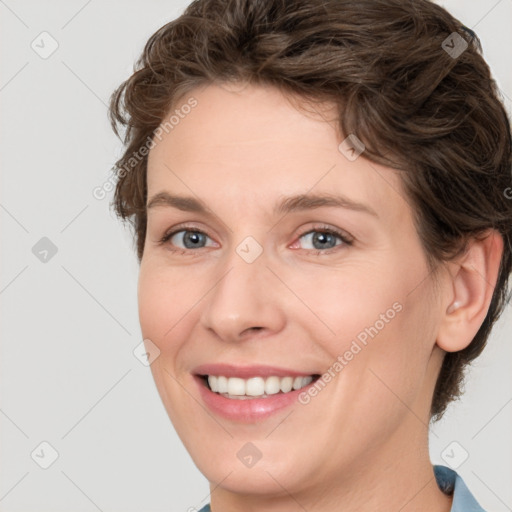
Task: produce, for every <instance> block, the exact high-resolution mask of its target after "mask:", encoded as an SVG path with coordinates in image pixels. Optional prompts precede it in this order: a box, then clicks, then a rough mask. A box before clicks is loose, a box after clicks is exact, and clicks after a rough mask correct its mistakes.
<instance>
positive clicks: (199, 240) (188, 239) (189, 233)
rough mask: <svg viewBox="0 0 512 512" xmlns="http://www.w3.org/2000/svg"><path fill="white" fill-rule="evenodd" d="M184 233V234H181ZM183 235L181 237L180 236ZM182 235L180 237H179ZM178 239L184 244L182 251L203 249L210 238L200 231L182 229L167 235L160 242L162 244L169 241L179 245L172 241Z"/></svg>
mask: <svg viewBox="0 0 512 512" xmlns="http://www.w3.org/2000/svg"><path fill="white" fill-rule="evenodd" d="M181 233H183V234H181ZM180 234H181V235H180ZM177 235H180V236H177ZM173 238H177V239H178V240H180V239H181V241H182V243H183V244H184V247H180V248H181V249H198V248H199V249H202V248H203V247H205V246H204V245H202V244H203V243H204V242H205V240H206V239H207V238H209V237H208V235H207V234H206V233H204V232H203V231H201V230H199V229H193V230H192V229H180V230H179V231H173V232H171V233H166V234H165V235H164V236H163V238H162V239H161V240H160V243H161V244H164V243H166V242H167V241H170V242H171V243H172V245H178V244H176V243H175V242H174V241H173V240H172V239H173ZM178 247H179V245H178Z"/></svg>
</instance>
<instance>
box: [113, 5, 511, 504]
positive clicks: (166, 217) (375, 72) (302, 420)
mask: <svg viewBox="0 0 512 512" xmlns="http://www.w3.org/2000/svg"><path fill="white" fill-rule="evenodd" d="M479 50H480V45H479V41H478V38H477V37H476V35H475V34H474V33H473V32H471V31H470V30H468V29H466V28H465V27H463V26H462V25H461V24H460V22H458V21H457V20H456V19H454V18H453V17H452V16H451V15H450V14H448V13H447V12H446V11H445V10H444V9H442V8H441V7H439V6H436V5H435V4H433V3H431V2H428V1H426V0H420V1H416V2H403V1H402V0H400V1H399V0H364V1H358V2H353V1H349V0H336V1H334V0H333V1H327V2H319V1H312V0H309V1H308V0H299V1H295V2H285V1H284V0H262V1H254V0H234V1H225V0H223V1H222V0H197V1H195V2H193V3H192V4H191V5H190V6H189V7H188V8H187V10H186V11H185V13H184V14H183V15H182V16H181V17H179V18H178V19H177V20H174V21H173V22H171V23H168V24H166V25H165V26H163V27H162V28H161V29H160V30H158V31H157V32H156V33H155V34H154V35H153V36H152V37H151V38H150V40H149V41H148V43H147V45H146V47H145V50H144V53H143V55H142V57H141V59H140V61H139V62H138V68H137V69H138V70H137V71H136V72H135V73H134V74H133V76H131V77H130V78H129V79H128V80H127V81H126V82H125V83H123V84H122V85H121V86H120V87H119V88H118V89H117V91H116V92H115V93H114V94H113V96H112V101H111V119H112V123H113V127H114V130H116V132H117V133H119V131H118V128H119V127H120V126H125V127H126V129H127V130H126V132H125V134H124V142H125V144H126V149H125V153H124V155H123V157H122V158H121V159H120V160H119V162H118V163H117V178H118V181H117V188H116V192H115V200H114V206H115V208H116V212H117V213H118V214H119V216H120V217H121V218H123V219H127V220H130V221H131V222H132V223H133V227H134V233H135V240H136V245H137V253H138V257H139V261H140V275H139V289H138V300H139V317H140V324H141V329H142V333H143V336H144V338H145V344H146V349H147V353H148V357H149V358H150V361H151V370H152V373H153V376H154V379H155V383H156V386H157V389H158V391H159V393H160V396H161V398H162V401H163V403H164V405H165V407H166V410H167V412H168V414H169V417H170V419H171V421H172V423H173V425H174V427H175V429H176V431H177V433H178V435H179V436H180V438H181V440H182V441H183V443H184V445H185V447H186V448H187V450H188V451H189V453H190V455H191V457H192V459H193V460H194V462H195V463H196V465H197V467H198V468H199V469H200V471H201V472H202V473H203V474H204V475H205V476H206V478H207V479H208V480H209V482H210V487H211V503H210V504H208V505H206V506H205V507H204V508H203V509H202V510H203V511H208V510H210V509H211V510H212V511H213V512H226V511H235V510H253V511H259V510H272V511H291V510H307V511H308V512H313V511H317V510H322V511H326V510H344V511H355V510H400V511H402V512H407V511H436V512H448V511H450V510H453V511H455V510H464V511H469V510H475V511H479V510H483V509H482V508H481V506H480V505H479V504H478V503H477V501H476V499H475V498H474V496H473V495H472V494H471V492H470V491H469V490H468V489H467V487H466V486H465V484H464V482H463V480H462V479H461V477H460V476H459V475H458V474H457V473H456V472H455V471H453V470H451V469H450V468H449V467H447V466H433V465H432V463H431V462H430V459H429V452H428V426H429V422H430V421H431V420H433V421H435V420H438V419H439V418H440V417H441V416H442V414H443V413H444V411H445V409H446V407H447V405H448V404H449V403H450V402H451V401H452V400H454V399H455V398H457V397H458V396H459V395H460V393H461V382H462V377H463V370H464V368H465V366H466V365H467V364H468V363H469V362H470V361H471V360H473V359H474V358H475V357H477V356H478V355H479V354H480V353H481V351H482V350H483V348H484V346H485V344H486V341H487V339H488V336H489V333H490V331H491V328H492V326H493V324H494V322H495V321H496V320H497V318H498V317H499V315H500V313H501V311H502V309H503V307H504V305H505V303H506V295H507V284H508V276H509V274H510V270H511V243H510V242H511V235H512V233H511V231H512V201H510V199H509V198H508V197H507V192H506V191H507V190H512V188H510V187H511V176H510V170H511V135H510V126H509V120H508V119H507V116H506V113H505V110H504V108H503V106H502V104H501V102H500V101H499V99H498V93H497V89H496V86H495V84H494V82H493V80H492V78H491V76H490V72H489V68H488V66H487V64H486V63H485V61H484V60H483V58H482V56H481V54H480V51H479Z"/></svg>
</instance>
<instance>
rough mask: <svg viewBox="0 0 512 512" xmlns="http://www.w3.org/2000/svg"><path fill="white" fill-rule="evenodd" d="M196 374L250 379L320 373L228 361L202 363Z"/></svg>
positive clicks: (196, 369) (194, 371) (195, 371)
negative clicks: (227, 362) (242, 364)
mask: <svg viewBox="0 0 512 512" xmlns="http://www.w3.org/2000/svg"><path fill="white" fill-rule="evenodd" d="M192 373H194V374H195V375H202V376H203V375H217V376H221V375H222V376H224V377H228V378H229V377H239V378H241V379H248V378H251V377H272V376H275V377H305V376H308V375H318V373H315V372H310V371H308V370H306V371H297V370H292V369H290V368H282V367H278V366H267V365H250V366H240V365H233V364H226V363H214V364H202V365H200V366H197V367H196V368H194V370H193V372H192Z"/></svg>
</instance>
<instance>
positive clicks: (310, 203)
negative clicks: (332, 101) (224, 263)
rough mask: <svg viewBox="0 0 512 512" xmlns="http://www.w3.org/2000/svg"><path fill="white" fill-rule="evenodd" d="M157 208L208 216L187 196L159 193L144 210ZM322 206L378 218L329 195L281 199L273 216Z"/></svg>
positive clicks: (363, 207) (369, 210) (366, 208)
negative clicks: (175, 209)
mask: <svg viewBox="0 0 512 512" xmlns="http://www.w3.org/2000/svg"><path fill="white" fill-rule="evenodd" d="M159 206H166V207H172V208H177V209H178V210H182V211H185V212H194V213H203V214H206V215H208V213H209V212H208V209H207V208H206V207H205V206H204V205H203V204H202V202H201V201H199V200H197V199H195V198H194V197H189V196H176V195H171V194H169V193H168V192H159V193H158V194H155V195H154V196H153V197H152V198H151V199H150V200H149V202H148V204H147V205H146V208H147V209H148V210H149V209H150V208H156V207H159ZM323 206H331V207H337V208H345V209H348V210H354V211H358V212H363V213H367V214H370V215H372V216H374V217H377V218H378V217H379V216H378V214H377V212H376V211H375V210H374V209H373V208H371V207H370V206H368V205H366V204H363V203H358V202H357V201H354V200H352V199H349V198H348V197H345V196H342V195H331V194H299V195H294V196H287V197H284V198H283V199H281V200H280V201H279V202H278V203H277V204H276V205H275V207H274V214H276V215H285V214H287V213H291V212H296V211H303V210H312V209H315V208H321V207H323Z"/></svg>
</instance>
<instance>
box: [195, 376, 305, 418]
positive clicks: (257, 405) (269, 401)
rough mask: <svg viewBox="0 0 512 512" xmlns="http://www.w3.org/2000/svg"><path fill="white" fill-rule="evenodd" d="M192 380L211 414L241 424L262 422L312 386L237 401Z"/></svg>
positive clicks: (196, 379) (200, 380) (200, 381)
mask: <svg viewBox="0 0 512 512" xmlns="http://www.w3.org/2000/svg"><path fill="white" fill-rule="evenodd" d="M194 379H195V381H196V382H197V385H198V386H199V392H200V394H201V397H202V399H203V401H204V403H205V404H206V406H207V407H208V408H209V409H210V410H211V411H212V412H214V413H216V414H219V415H220V416H223V417H224V418H227V419H229V420H233V421H239V422H243V423H253V422H255V421H258V420H263V419H265V418H268V417H269V416H272V415H273V414H275V413H277V412H278V411H281V410H282V409H285V408H286V407H289V406H291V405H292V404H294V403H295V402H297V400H298V397H299V394H300V393H303V392H304V391H306V390H307V389H308V388H309V386H311V385H313V384H314V382H312V383H311V384H309V385H307V386H304V387H303V388H300V389H296V390H294V391H290V392H288V393H276V394H275V395H270V396H268V397H267V398H250V399H247V400H238V399H236V398H226V397H224V396H222V395H219V394H218V393H214V392H213V391H210V389H209V388H208V387H207V386H206V384H205V382H204V380H203V379H202V378H201V377H199V376H197V375H195V376H194Z"/></svg>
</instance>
